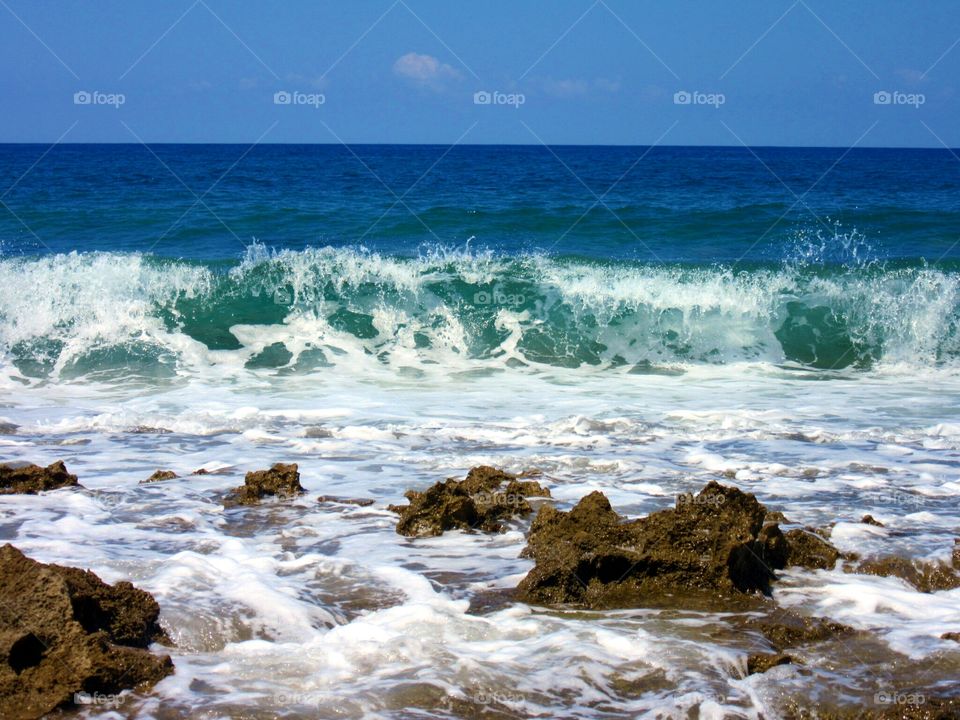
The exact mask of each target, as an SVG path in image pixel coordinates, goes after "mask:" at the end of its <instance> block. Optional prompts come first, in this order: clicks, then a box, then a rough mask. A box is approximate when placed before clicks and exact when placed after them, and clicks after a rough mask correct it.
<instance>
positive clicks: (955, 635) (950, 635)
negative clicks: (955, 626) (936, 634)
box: [940, 632, 960, 643]
mask: <svg viewBox="0 0 960 720" xmlns="http://www.w3.org/2000/svg"><path fill="white" fill-rule="evenodd" d="M940 639H941V640H953V641H954V642H958V643H960V632H945V633H944V634H943V635H941V636H940Z"/></svg>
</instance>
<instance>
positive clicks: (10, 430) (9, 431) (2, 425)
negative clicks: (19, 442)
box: [0, 421, 20, 435]
mask: <svg viewBox="0 0 960 720" xmlns="http://www.w3.org/2000/svg"><path fill="white" fill-rule="evenodd" d="M19 427H20V426H19V425H15V424H14V423H12V422H3V421H0V435H16V434H17V429H18V428H19Z"/></svg>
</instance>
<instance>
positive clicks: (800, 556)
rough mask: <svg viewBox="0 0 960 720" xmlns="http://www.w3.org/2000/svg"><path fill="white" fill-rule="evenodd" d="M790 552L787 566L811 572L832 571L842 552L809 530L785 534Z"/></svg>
mask: <svg viewBox="0 0 960 720" xmlns="http://www.w3.org/2000/svg"><path fill="white" fill-rule="evenodd" d="M785 537H786V541H787V545H788V546H789V548H790V551H789V552H788V553H787V565H797V566H799V567H804V568H807V569H809V570H830V569H832V568H833V566H834V565H836V564H837V560H839V559H840V551H839V550H837V549H836V548H835V547H834V546H833V545H831V544H830V543H828V542H827V541H826V540H824V539H823V538H822V537H820V535H817V534H814V532H811V531H809V530H799V529H795V530H790V531H788V532H787V533H786V534H785Z"/></svg>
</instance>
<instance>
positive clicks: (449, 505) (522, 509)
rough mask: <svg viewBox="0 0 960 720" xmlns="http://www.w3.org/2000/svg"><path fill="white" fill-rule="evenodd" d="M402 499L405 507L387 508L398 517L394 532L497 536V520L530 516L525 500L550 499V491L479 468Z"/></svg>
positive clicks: (423, 534) (413, 535)
mask: <svg viewBox="0 0 960 720" xmlns="http://www.w3.org/2000/svg"><path fill="white" fill-rule="evenodd" d="M504 484H506V487H503V486H504ZM404 497H406V498H407V500H408V501H409V505H391V506H390V509H391V510H393V511H394V512H396V513H399V514H400V520H399V521H398V522H397V532H398V533H400V534H401V535H406V536H408V537H423V536H435V535H440V534H442V533H443V532H444V531H446V530H454V529H460V530H471V529H479V530H483V531H485V532H499V531H501V530H502V529H503V524H502V523H501V522H500V521H501V520H503V519H505V518H508V517H513V516H517V515H529V514H530V513H531V512H533V509H532V508H531V507H530V503H529V502H527V498H529V497H550V491H549V490H547V489H546V488H544V487H542V486H541V485H540V484H539V483H537V482H535V481H532V480H522V479H521V476H518V475H513V474H512V473H508V472H504V471H503V470H498V469H497V468H492V467H489V466H486V465H481V466H479V467H475V468H473V469H472V470H470V472H469V473H467V477H466V478H465V479H464V480H454V479H453V478H449V479H447V480H446V481H444V482H438V483H435V484H434V485H433V486H431V487H430V488H428V489H427V490H425V491H423V492H417V491H415V490H408V491H407V492H406V493H404Z"/></svg>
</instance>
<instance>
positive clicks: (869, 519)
mask: <svg viewBox="0 0 960 720" xmlns="http://www.w3.org/2000/svg"><path fill="white" fill-rule="evenodd" d="M860 522H862V523H863V524H864V525H873V526H874V527H884V525H883V523H882V522H880V521H879V520H877V519H876V518H875V517H873V515H864V516H863V517H862V518H860Z"/></svg>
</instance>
